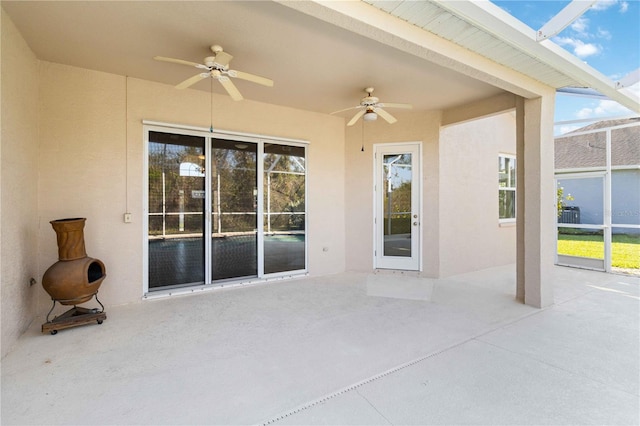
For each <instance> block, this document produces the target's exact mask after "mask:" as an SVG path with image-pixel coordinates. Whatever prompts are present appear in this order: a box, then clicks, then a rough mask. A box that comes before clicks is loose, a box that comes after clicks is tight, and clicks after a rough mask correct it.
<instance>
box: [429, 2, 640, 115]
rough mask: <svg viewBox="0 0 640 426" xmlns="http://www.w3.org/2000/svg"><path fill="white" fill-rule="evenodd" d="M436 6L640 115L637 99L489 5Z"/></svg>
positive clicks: (451, 3) (447, 3)
mask: <svg viewBox="0 0 640 426" xmlns="http://www.w3.org/2000/svg"><path fill="white" fill-rule="evenodd" d="M438 5H439V6H440V7H442V8H443V9H445V10H447V11H449V12H450V13H452V14H454V15H456V16H458V17H460V18H461V19H464V20H466V21H467V22H469V23H470V24H472V25H474V26H475V27H477V28H479V29H481V30H482V31H484V32H486V33H488V34H491V35H493V36H494V37H496V38H498V39H500V40H501V41H502V42H504V43H507V44H509V45H511V46H513V47H515V48H516V49H518V50H520V51H522V52H524V53H526V54H528V55H531V56H533V57H537V58H540V59H541V60H542V61H544V62H545V63H546V64H547V65H549V66H550V67H552V68H554V69H556V70H557V71H559V72H561V73H563V74H565V75H567V76H569V77H570V78H572V79H574V80H576V82H578V83H580V84H581V85H584V86H586V87H590V88H592V89H595V90H597V91H598V92H600V93H602V94H603V95H606V96H607V97H609V98H610V99H612V100H614V101H616V102H619V103H620V104H621V105H623V106H625V107H627V108H629V109H631V110H633V111H635V112H638V113H640V101H639V100H638V99H637V98H634V97H633V96H632V95H631V94H628V93H623V92H620V91H618V90H616V88H615V83H614V82H613V81H611V80H610V79H609V78H607V77H606V76H604V75H603V74H601V73H600V72H599V71H597V70H595V69H593V68H591V67H590V66H588V65H587V64H585V63H584V62H582V61H580V60H579V59H578V58H576V57H575V56H573V55H571V54H570V53H569V52H567V51H566V50H564V49H563V48H561V47H560V46H558V45H557V44H555V43H553V42H552V41H551V40H544V41H542V42H537V41H536V33H535V31H534V30H533V29H531V28H529V27H528V26H526V25H525V24H523V23H522V22H520V21H519V20H517V19H516V18H514V17H513V16H512V15H510V14H509V13H507V12H505V11H504V10H502V9H500V8H499V7H498V6H496V5H494V4H493V3H491V2H490V1H488V0H475V1H464V0H444V1H438ZM556 89H558V87H556Z"/></svg>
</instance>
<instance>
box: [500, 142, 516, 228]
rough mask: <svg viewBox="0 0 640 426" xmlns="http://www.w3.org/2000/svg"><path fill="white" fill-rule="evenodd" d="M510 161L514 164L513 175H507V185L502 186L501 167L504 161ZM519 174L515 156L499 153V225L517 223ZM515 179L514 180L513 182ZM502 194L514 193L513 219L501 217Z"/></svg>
mask: <svg viewBox="0 0 640 426" xmlns="http://www.w3.org/2000/svg"><path fill="white" fill-rule="evenodd" d="M507 159H508V160H510V161H511V162H512V163H513V174H511V173H508V172H507V173H506V175H507V185H508V186H501V170H500V169H501V165H502V162H503V160H507ZM517 172H518V161H517V158H516V156H515V155H514V154H507V153H502V152H501V153H498V223H499V224H508V223H515V222H516V220H517V218H518V207H517V198H518V194H517V191H516V186H517ZM512 177H513V180H512ZM502 192H512V193H513V194H514V195H513V217H500V212H501V208H500V200H501V199H502V197H501V193H502Z"/></svg>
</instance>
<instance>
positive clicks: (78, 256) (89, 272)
mask: <svg viewBox="0 0 640 426" xmlns="http://www.w3.org/2000/svg"><path fill="white" fill-rule="evenodd" d="M85 221H86V219H85V218H72V219H59V220H52V221H51V222H49V223H51V226H53V230H54V231H56V236H57V240H58V259H59V260H58V261H57V262H56V263H54V264H53V265H51V266H50V267H49V269H47V271H46V272H45V273H44V276H43V277H42V287H44V289H45V291H46V292H47V293H49V295H50V296H51V298H52V299H53V300H55V301H57V302H59V303H61V304H63V305H77V304H80V303H84V302H86V301H88V300H90V299H91V298H92V297H93V296H94V295H95V294H96V293H98V288H99V287H100V284H102V281H104V279H105V277H106V276H107V274H106V269H105V267H104V263H102V262H101V261H100V260H98V259H93V258H91V257H87V252H86V250H85V246H84V223H85Z"/></svg>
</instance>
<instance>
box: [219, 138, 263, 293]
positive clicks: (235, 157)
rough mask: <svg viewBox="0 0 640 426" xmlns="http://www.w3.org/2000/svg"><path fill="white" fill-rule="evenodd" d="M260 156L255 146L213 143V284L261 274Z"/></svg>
mask: <svg viewBox="0 0 640 426" xmlns="http://www.w3.org/2000/svg"><path fill="white" fill-rule="evenodd" d="M257 155H258V149H257V145H256V144H254V143H248V142H238V141H230V140H222V139H214V140H213V141H212V148H211V173H210V176H211V191H212V197H211V216H212V217H211V219H212V232H213V235H212V239H211V279H212V280H220V279H226V278H237V277H246V276H255V275H257V273H258V268H257V262H256V259H257V246H258V245H257V244H258V243H257V221H256V220H257V215H256V209H257V203H256V201H257V198H256V197H257V172H256V166H257V165H256V159H257Z"/></svg>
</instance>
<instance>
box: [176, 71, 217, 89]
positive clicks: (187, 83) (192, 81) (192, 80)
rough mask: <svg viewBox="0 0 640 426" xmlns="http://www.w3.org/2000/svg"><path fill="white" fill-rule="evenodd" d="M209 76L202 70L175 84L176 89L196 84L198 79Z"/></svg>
mask: <svg viewBox="0 0 640 426" xmlns="http://www.w3.org/2000/svg"><path fill="white" fill-rule="evenodd" d="M207 77H209V73H206V72H202V73H200V74H196V75H194V76H193V77H190V78H188V79H186V80H185V81H183V82H182V83H180V84H178V85H177V86H176V89H186V88H187V87H189V86H192V85H194V84H196V83H197V82H199V81H200V80H202V79H203V78H207Z"/></svg>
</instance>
